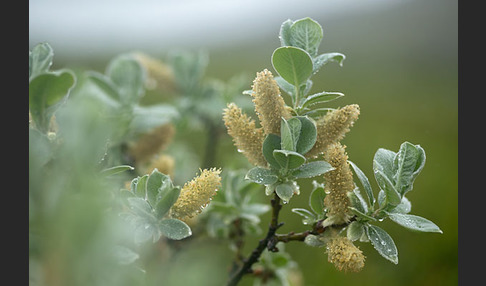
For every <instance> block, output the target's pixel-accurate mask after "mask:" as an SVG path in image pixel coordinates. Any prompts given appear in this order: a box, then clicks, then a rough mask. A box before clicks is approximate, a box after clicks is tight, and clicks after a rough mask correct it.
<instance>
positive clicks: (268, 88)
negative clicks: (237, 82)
mask: <svg viewBox="0 0 486 286" xmlns="http://www.w3.org/2000/svg"><path fill="white" fill-rule="evenodd" d="M252 88H253V94H252V96H253V103H254V104H255V111H256V114H257V115H258V118H259V119H260V123H261V125H262V127H263V130H264V131H265V134H270V133H273V134H277V135H280V122H281V120H282V117H283V118H285V119H288V118H290V117H291V114H290V112H289V110H288V109H287V107H286V106H285V102H284V99H283V98H282V96H281V95H280V90H279V88H278V85H277V82H276V81H275V80H274V79H273V75H272V73H271V72H270V71H268V70H267V69H264V70H263V71H262V72H259V73H257V77H256V78H255V80H254V81H253V86H252Z"/></svg>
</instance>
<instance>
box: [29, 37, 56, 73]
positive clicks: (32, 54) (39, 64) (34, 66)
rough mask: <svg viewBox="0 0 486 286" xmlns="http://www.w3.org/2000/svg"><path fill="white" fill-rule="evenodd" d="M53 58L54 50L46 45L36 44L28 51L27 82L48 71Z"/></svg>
mask: <svg viewBox="0 0 486 286" xmlns="http://www.w3.org/2000/svg"><path fill="white" fill-rule="evenodd" d="M53 57H54V50H53V49H52V47H51V46H50V45H49V44H48V43H40V44H37V45H36V46H35V47H34V48H33V49H32V51H29V81H30V80H32V79H33V78H35V77H36V76H38V75H40V74H42V73H44V72H47V71H49V68H50V67H51V65H52V59H53Z"/></svg>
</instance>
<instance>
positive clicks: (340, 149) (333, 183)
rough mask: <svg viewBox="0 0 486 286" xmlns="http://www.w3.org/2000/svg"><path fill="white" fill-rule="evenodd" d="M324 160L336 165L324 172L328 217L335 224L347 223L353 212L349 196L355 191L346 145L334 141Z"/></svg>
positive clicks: (325, 201)
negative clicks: (348, 194) (350, 207)
mask: <svg viewBox="0 0 486 286" xmlns="http://www.w3.org/2000/svg"><path fill="white" fill-rule="evenodd" d="M324 160H325V161H327V162H329V164H331V165H332V166H333V167H334V170H332V171H329V172H327V173H325V174H324V179H325V184H324V191H325V192H326V193H327V195H326V197H325V198H324V206H325V208H326V209H327V217H328V219H327V220H329V221H331V222H332V223H333V224H341V223H346V222H348V221H349V219H350V218H351V216H352V214H351V212H350V210H349V209H348V207H349V206H351V202H350V200H349V198H348V196H347V193H348V192H351V191H353V189H354V181H353V173H352V171H351V169H350V168H349V163H348V155H347V154H346V151H345V146H343V145H341V143H334V144H332V145H331V146H329V148H328V149H326V152H325V154H324Z"/></svg>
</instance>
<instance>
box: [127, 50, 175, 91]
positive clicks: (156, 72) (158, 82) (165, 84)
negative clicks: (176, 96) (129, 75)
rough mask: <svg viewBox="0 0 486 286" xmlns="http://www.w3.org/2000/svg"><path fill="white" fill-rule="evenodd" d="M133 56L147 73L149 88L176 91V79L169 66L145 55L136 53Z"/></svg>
mask: <svg viewBox="0 0 486 286" xmlns="http://www.w3.org/2000/svg"><path fill="white" fill-rule="evenodd" d="M133 56H134V57H135V59H136V60H137V61H138V62H139V63H140V64H141V65H142V67H144V68H145V70H146V71H147V82H146V85H147V88H149V89H154V88H158V89H160V90H163V91H175V89H176V84H175V77H174V74H173V72H172V69H171V68H170V67H169V66H168V65H166V64H165V63H163V62H162V61H159V60H157V59H155V58H153V57H151V56H148V55H146V54H144V53H140V52H138V53H134V55H133Z"/></svg>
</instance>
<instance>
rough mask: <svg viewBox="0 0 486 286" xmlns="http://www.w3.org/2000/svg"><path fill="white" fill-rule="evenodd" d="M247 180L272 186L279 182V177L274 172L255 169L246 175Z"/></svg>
mask: <svg viewBox="0 0 486 286" xmlns="http://www.w3.org/2000/svg"><path fill="white" fill-rule="evenodd" d="M245 179H247V180H250V181H252V182H254V183H257V184H260V185H270V184H273V183H275V182H277V180H278V176H277V174H276V173H275V172H274V171H273V170H269V169H265V168H262V167H254V168H252V169H250V170H249V171H248V173H246V176H245Z"/></svg>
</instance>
